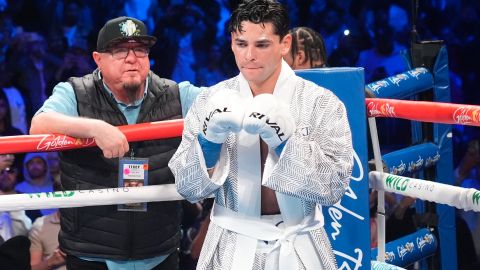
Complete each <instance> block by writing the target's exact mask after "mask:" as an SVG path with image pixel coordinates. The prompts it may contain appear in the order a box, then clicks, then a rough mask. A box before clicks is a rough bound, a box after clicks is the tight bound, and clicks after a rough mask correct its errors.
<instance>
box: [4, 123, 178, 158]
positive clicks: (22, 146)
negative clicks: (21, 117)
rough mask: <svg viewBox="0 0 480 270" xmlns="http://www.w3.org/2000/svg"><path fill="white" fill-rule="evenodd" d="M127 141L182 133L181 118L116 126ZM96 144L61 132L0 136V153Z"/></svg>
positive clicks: (92, 140)
mask: <svg viewBox="0 0 480 270" xmlns="http://www.w3.org/2000/svg"><path fill="white" fill-rule="evenodd" d="M118 128H119V129H120V131H121V132H123V134H125V136H126V137H127V140H128V141H129V142H136V141H144V140H154V139H167V138H174V137H179V136H181V135H182V130H183V119H179V120H168V121H158V122H151V123H142V124H135V125H125V126H119V127H118ZM93 146H96V144H95V140H94V139H91V138H86V139H77V138H73V137H70V136H66V135H62V134H41V135H22V136H7V137H0V154H14V153H25V152H48V151H63V150H70V149H77V148H84V147H93Z"/></svg>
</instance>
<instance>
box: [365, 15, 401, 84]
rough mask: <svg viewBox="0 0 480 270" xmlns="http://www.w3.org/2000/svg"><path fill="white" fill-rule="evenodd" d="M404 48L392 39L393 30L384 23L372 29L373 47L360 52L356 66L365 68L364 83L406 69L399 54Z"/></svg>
mask: <svg viewBox="0 0 480 270" xmlns="http://www.w3.org/2000/svg"><path fill="white" fill-rule="evenodd" d="M405 49H406V48H405V47H403V46H402V45H400V44H398V43H397V42H395V41H394V40H393V31H392V29H391V28H390V26H388V25H386V24H380V23H379V24H377V25H376V26H375V29H374V47H373V48H372V49H368V50H365V51H362V52H360V54H359V58H358V62H357V64H356V66H358V67H364V68H365V83H370V82H373V81H376V80H380V79H383V78H386V77H389V76H392V75H395V74H398V73H401V72H403V71H406V70H408V69H409V68H408V66H407V61H406V59H404V58H403V56H402V55H401V54H400V51H401V50H405Z"/></svg>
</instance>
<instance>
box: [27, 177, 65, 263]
mask: <svg viewBox="0 0 480 270" xmlns="http://www.w3.org/2000/svg"><path fill="white" fill-rule="evenodd" d="M53 189H54V190H55V191H61V190H62V187H61V184H60V182H55V184H54V188H53ZM59 232H60V212H58V211H55V212H54V213H52V214H49V215H46V216H43V217H39V218H37V220H35V222H34V223H33V226H32V229H31V230H30V234H29V236H28V238H29V239H30V242H31V246H30V264H31V265H32V270H53V269H54V270H65V269H67V267H66V266H65V254H64V253H63V252H62V251H60V249H59V248H58V246H59V245H58V233H59Z"/></svg>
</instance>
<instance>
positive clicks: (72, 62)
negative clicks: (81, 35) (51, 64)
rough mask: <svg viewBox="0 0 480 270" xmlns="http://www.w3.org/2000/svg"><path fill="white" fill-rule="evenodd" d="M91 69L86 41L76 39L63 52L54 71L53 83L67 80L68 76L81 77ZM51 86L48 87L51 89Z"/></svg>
mask: <svg viewBox="0 0 480 270" xmlns="http://www.w3.org/2000/svg"><path fill="white" fill-rule="evenodd" d="M93 70H94V68H93V65H92V63H91V57H90V55H89V54H88V47H87V41H86V40H85V39H77V40H76V41H75V43H73V45H72V46H71V47H70V48H69V49H68V50H67V52H66V53H65V57H64V58H63V63H62V64H61V65H60V67H59V68H58V70H57V72H56V73H55V83H54V84H56V83H57V82H63V81H67V80H68V78H70V77H82V76H83V75H85V74H87V73H91V72H92V71H93ZM53 86H54V85H52V87H50V88H51V89H53Z"/></svg>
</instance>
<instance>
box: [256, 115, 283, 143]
mask: <svg viewBox="0 0 480 270" xmlns="http://www.w3.org/2000/svg"><path fill="white" fill-rule="evenodd" d="M248 117H253V118H257V119H259V120H262V118H264V117H265V114H263V113H258V112H252V113H251V114H250V115H249V116H248ZM265 123H266V124H267V125H269V126H270V127H271V128H273V129H274V130H275V132H276V133H277V136H278V139H279V140H280V141H282V142H283V139H282V136H285V133H284V132H282V131H281V128H280V127H279V126H278V124H277V123H275V122H270V118H266V119H265Z"/></svg>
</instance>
